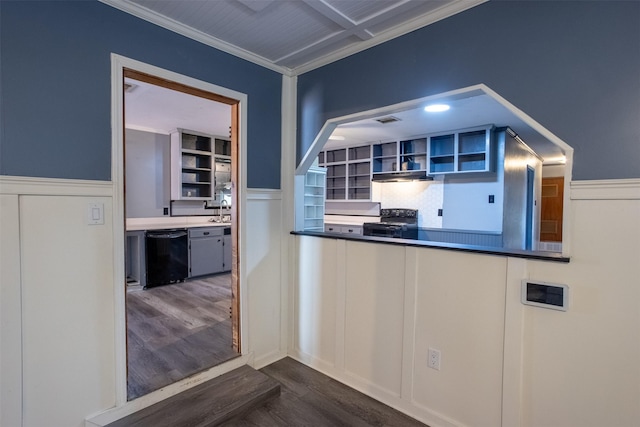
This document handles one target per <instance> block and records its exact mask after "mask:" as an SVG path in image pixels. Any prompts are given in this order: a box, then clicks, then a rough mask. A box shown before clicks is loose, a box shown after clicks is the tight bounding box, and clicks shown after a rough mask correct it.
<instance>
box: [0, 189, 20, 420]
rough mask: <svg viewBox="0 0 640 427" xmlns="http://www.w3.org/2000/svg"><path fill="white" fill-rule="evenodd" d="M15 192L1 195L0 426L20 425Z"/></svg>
mask: <svg viewBox="0 0 640 427" xmlns="http://www.w3.org/2000/svg"><path fill="white" fill-rule="evenodd" d="M18 200H19V197H18V195H16V194H1V195H0V425H2V426H21V425H22V310H21V299H22V296H21V290H20V209H19V202H18Z"/></svg>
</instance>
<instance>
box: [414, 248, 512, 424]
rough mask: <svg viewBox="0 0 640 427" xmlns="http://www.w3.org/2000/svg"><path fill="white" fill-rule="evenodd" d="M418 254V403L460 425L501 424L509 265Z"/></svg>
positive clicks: (467, 257) (453, 254)
mask: <svg viewBox="0 0 640 427" xmlns="http://www.w3.org/2000/svg"><path fill="white" fill-rule="evenodd" d="M417 252H418V262H417V265H418V274H417V284H416V289H417V290H416V294H417V295H416V314H415V354H414V360H415V362H414V366H413V372H414V376H413V381H414V383H413V400H414V402H415V403H417V404H419V405H421V406H423V407H425V408H428V409H429V410H430V411H434V412H436V413H439V414H443V415H444V416H446V417H448V418H451V419H455V420H456V421H457V422H459V423H460V424H462V425H468V426H474V425H478V426H496V425H500V418H501V404H502V354H503V337H504V304H505V277H506V265H507V259H506V258H505V257H498V256H489V255H479V254H467V253H462V252H451V251H442V250H437V249H421V250H418V251H417ZM429 348H433V349H436V350H439V351H440V355H441V358H440V363H441V368H440V370H435V369H432V368H429V367H428V366H427V360H428V349H429Z"/></svg>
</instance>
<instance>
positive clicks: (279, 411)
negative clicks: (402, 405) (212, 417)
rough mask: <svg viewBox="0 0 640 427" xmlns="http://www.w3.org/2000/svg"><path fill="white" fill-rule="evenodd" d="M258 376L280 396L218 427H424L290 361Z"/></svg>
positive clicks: (282, 362) (275, 364)
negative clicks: (276, 385)
mask: <svg viewBox="0 0 640 427" xmlns="http://www.w3.org/2000/svg"><path fill="white" fill-rule="evenodd" d="M260 372H262V373H264V374H266V375H268V376H269V377H271V378H273V379H275V380H276V381H278V382H279V383H280V386H281V390H280V396H277V397H274V398H272V399H270V400H269V401H267V402H266V403H265V404H264V405H262V406H261V407H258V408H256V409H253V410H251V411H249V412H248V413H246V414H245V415H243V416H241V417H240V418H236V419H235V420H232V421H229V422H227V423H224V424H221V425H223V426H226V427H236V426H260V427H268V426H274V427H277V426H313V427H323V426H327V427H329V426H331V427H335V426H350V427H351V426H402V427H412V426H415V427H418V426H422V427H424V426H425V424H422V423H420V422H419V421H416V420H414V419H413V418H410V417H408V416H406V415H404V414H403V413H401V412H398V411H396V410H395V409H393V408H390V407H389V406H386V405H384V404H382V403H380V402H378V401H377V400H374V399H372V398H370V397H368V396H366V395H364V394H362V393H360V392H358V391H356V390H354V389H352V388H350V387H347V386H346V385H344V384H342V383H339V382H338V381H335V380H333V379H331V378H329V377H327V376H326V375H323V374H321V373H319V372H317V371H315V370H313V369H311V368H309V367H307V366H305V365H303V364H301V363H299V362H297V361H295V360H293V359H291V358H284V359H282V360H279V361H277V362H275V363H273V364H271V365H269V366H266V367H264V368H263V369H261V370H260Z"/></svg>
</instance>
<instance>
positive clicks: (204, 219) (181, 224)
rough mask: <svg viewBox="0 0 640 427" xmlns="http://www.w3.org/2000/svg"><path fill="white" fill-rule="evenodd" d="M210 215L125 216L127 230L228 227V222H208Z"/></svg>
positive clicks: (229, 224)
mask: <svg viewBox="0 0 640 427" xmlns="http://www.w3.org/2000/svg"><path fill="white" fill-rule="evenodd" d="M212 218H213V217H212V216H176V217H170V216H163V217H159V218H127V231H144V230H163V229H167V228H194V227H230V226H231V223H229V222H210V221H209V220H210V219H212Z"/></svg>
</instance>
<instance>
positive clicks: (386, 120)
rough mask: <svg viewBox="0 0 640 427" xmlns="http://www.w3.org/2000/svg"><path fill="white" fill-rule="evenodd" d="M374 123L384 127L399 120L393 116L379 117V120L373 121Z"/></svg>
mask: <svg viewBox="0 0 640 427" xmlns="http://www.w3.org/2000/svg"><path fill="white" fill-rule="evenodd" d="M375 120H376V122H380V123H382V124H383V125H386V124H388V123H393V122H399V121H400V119H399V118H397V117H393V116H387V117H380V118H379V119H375Z"/></svg>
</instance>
